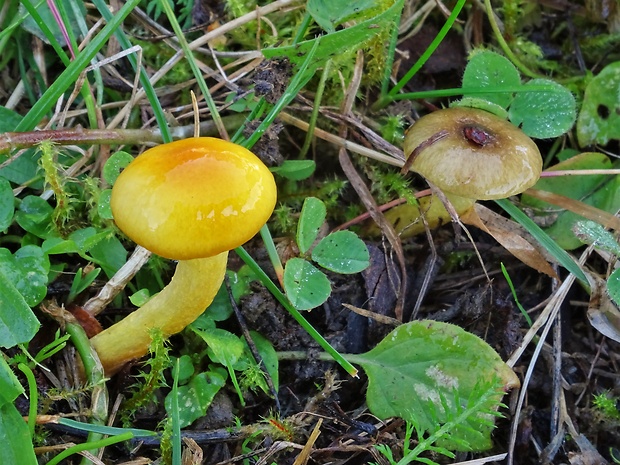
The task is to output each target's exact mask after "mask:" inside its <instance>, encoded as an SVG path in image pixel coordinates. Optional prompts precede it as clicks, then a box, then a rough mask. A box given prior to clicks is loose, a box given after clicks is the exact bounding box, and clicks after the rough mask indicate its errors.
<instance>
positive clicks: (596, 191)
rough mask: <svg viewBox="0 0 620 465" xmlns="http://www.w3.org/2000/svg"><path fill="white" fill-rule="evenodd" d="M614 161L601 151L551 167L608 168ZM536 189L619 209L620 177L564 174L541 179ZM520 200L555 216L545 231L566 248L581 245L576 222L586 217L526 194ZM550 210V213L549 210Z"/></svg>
mask: <svg viewBox="0 0 620 465" xmlns="http://www.w3.org/2000/svg"><path fill="white" fill-rule="evenodd" d="M611 167H612V163H611V161H610V160H609V158H608V157H607V156H606V155H604V154H602V153H594V152H585V153H581V154H579V155H577V156H574V157H572V158H569V159H568V160H566V161H563V162H561V163H558V164H557V165H555V166H553V167H551V168H550V171H554V170H577V169H609V168H611ZM534 189H538V190H541V191H547V192H553V193H555V194H559V195H563V196H565V197H569V198H571V199H576V200H579V201H581V202H583V203H585V204H587V205H592V206H594V207H596V208H599V209H601V210H604V211H606V212H608V213H612V214H613V213H615V212H616V211H617V210H618V209H619V208H620V177H618V176H613V177H612V176H605V175H602V174H601V175H591V176H571V179H570V182H566V179H565V178H564V177H562V176H556V177H547V178H541V179H540V180H539V181H538V182H537V183H536V185H535V186H534ZM521 201H522V202H523V203H524V204H525V205H527V206H529V207H533V208H534V209H535V210H534V213H542V214H543V218H544V217H545V216H549V215H555V216H556V217H557V218H556V219H555V221H554V222H553V223H551V224H550V225H549V226H547V227H546V228H545V231H546V233H547V234H548V235H549V236H550V237H551V238H553V239H554V240H555V241H556V242H557V244H558V245H559V246H560V247H562V248H563V249H565V250H573V249H575V248H577V247H580V246H581V244H582V243H581V241H580V240H579V239H578V238H577V237H575V234H574V232H573V225H574V224H575V223H576V222H577V221H580V220H583V217H582V216H580V215H578V214H576V213H573V212H571V211H564V210H559V209H558V207H557V206H555V205H551V204H549V203H547V202H544V201H542V200H539V199H536V198H534V197H531V196H529V195H528V194H523V195H522V196H521ZM547 212H550V213H547Z"/></svg>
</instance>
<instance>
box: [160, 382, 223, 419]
mask: <svg viewBox="0 0 620 465" xmlns="http://www.w3.org/2000/svg"><path fill="white" fill-rule="evenodd" d="M225 383H226V372H225V371H223V370H218V371H208V372H206V373H199V374H197V375H196V376H194V377H193V378H192V379H191V380H190V382H189V383H187V384H186V385H185V386H179V388H178V396H177V398H178V401H179V421H180V424H181V428H184V427H186V426H189V425H191V424H192V423H193V422H194V421H195V420H196V419H198V418H200V417H203V416H204V415H205V414H206V413H207V409H208V408H209V406H210V405H211V403H212V402H213V398H214V397H215V395H216V394H217V393H218V392H219V390H220V389H222V387H223V386H224V384H225ZM172 394H173V393H172V392H171V393H170V394H168V395H167V396H166V400H165V401H164V403H165V406H166V412H168V414H169V415H170V414H171V411H172V397H171V396H172Z"/></svg>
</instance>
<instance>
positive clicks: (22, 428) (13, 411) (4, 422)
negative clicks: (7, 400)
mask: <svg viewBox="0 0 620 465" xmlns="http://www.w3.org/2000/svg"><path fill="white" fill-rule="evenodd" d="M0 438H2V442H3V444H2V447H0V463H6V464H9V463H11V464H19V465H37V458H36V456H35V455H34V449H33V447H32V439H31V438H30V431H29V430H28V424H27V423H26V422H25V421H24V419H23V418H22V416H21V414H20V413H19V412H18V411H17V408H16V407H15V405H13V404H4V405H3V406H2V407H0Z"/></svg>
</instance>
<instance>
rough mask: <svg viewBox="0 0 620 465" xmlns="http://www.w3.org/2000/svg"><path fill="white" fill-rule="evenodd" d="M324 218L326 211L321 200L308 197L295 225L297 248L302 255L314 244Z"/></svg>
mask: <svg viewBox="0 0 620 465" xmlns="http://www.w3.org/2000/svg"><path fill="white" fill-rule="evenodd" d="M326 217H327V210H326V208H325V204H324V203H323V202H322V201H321V200H319V199H317V198H316V197H308V198H307V199H306V200H305V201H304V205H303V207H301V215H300V216H299V224H298V225H297V246H298V247H299V251H300V252H301V253H302V254H303V253H306V252H307V251H308V250H309V249H310V247H312V244H314V241H315V240H316V238H317V236H318V234H319V229H320V228H321V226H323V223H324V222H325V218H326Z"/></svg>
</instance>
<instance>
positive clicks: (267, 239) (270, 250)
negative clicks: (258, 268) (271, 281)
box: [260, 224, 284, 287]
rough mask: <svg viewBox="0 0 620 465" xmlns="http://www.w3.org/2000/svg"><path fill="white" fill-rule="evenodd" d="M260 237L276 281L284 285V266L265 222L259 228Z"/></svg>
mask: <svg viewBox="0 0 620 465" xmlns="http://www.w3.org/2000/svg"><path fill="white" fill-rule="evenodd" d="M260 237H261V238H262V239H263V242H264V244H265V249H266V250H267V255H268V256H269V261H270V262H271V265H272V266H273V269H274V272H275V273H276V277H277V278H278V282H279V283H280V286H282V287H284V267H283V266H282V260H280V255H278V251H277V250H276V245H275V244H274V242H273V237H271V231H269V228H268V227H267V225H266V224H265V225H263V227H262V228H260Z"/></svg>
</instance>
